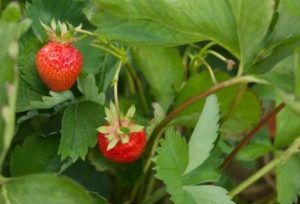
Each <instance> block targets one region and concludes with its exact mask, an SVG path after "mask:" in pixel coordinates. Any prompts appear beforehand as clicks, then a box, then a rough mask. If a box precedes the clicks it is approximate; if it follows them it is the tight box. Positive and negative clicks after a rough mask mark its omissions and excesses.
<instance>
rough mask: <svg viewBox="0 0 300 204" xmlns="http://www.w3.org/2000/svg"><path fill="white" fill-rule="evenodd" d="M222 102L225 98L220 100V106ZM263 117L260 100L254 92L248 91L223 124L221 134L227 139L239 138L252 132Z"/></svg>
mask: <svg viewBox="0 0 300 204" xmlns="http://www.w3.org/2000/svg"><path fill="white" fill-rule="evenodd" d="M221 100H224V98H220V100H219V101H220V104H222V103H224V102H221ZM228 105H229V104H228ZM223 107H224V106H223ZM224 108H225V107H224ZM227 108H230V106H229V107H228V106H227ZM223 110H224V109H223ZM227 110H228V109H227ZM229 111H230V110H229ZM261 116H262V107H261V101H260V99H259V98H258V96H257V95H256V94H255V93H254V92H253V91H251V90H250V89H247V90H246V91H245V92H244V94H243V96H242V98H241V101H240V102H239V104H238V105H237V106H235V108H234V109H233V112H231V113H230V114H229V115H227V117H228V118H226V120H225V121H224V122H223V123H222V124H221V127H220V132H221V134H222V135H223V136H224V137H226V138H237V137H239V136H240V134H241V133H244V132H248V131H250V130H251V129H252V128H253V127H254V125H255V124H256V123H257V122H258V121H259V120H260V118H261ZM225 117H226V115H225Z"/></svg>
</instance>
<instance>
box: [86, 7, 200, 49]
mask: <svg viewBox="0 0 300 204" xmlns="http://www.w3.org/2000/svg"><path fill="white" fill-rule="evenodd" d="M85 14H86V15H87V17H88V19H89V20H90V22H91V23H92V24H94V25H96V26H97V27H98V28H99V29H98V30H97V31H96V32H97V33H99V34H101V35H104V36H106V37H107V38H109V39H112V40H121V41H123V42H125V43H128V44H132V45H178V44H185V43H191V42H195V41H199V40H202V39H203V37H202V36H199V35H196V34H193V33H188V32H184V31H178V30H176V29H174V28H169V27H167V26H164V25H161V24H160V23H158V22H155V21H149V20H146V19H142V18H141V19H134V18H132V19H128V18H126V17H125V16H121V17H120V16H119V15H117V14H112V13H109V12H105V13H104V12H103V13H99V12H97V13H95V12H94V11H93V9H90V10H85Z"/></svg>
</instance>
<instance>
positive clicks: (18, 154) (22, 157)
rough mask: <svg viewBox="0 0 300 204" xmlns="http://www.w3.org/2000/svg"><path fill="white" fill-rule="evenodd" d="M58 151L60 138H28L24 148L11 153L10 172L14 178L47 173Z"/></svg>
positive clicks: (21, 147)
mask: <svg viewBox="0 0 300 204" xmlns="http://www.w3.org/2000/svg"><path fill="white" fill-rule="evenodd" d="M57 150H58V138H57V137H54V136H52V137H48V138H42V137H38V136H33V135H30V136H28V137H27V138H26V139H25V141H24V143H23V144H22V146H21V145H20V146H17V147H16V148H15V149H14V151H13V152H12V153H11V158H10V172H11V175H12V176H22V175H26V174H33V173H39V172H45V171H47V169H48V166H49V164H50V163H51V160H52V159H53V158H54V157H55V156H56V153H57Z"/></svg>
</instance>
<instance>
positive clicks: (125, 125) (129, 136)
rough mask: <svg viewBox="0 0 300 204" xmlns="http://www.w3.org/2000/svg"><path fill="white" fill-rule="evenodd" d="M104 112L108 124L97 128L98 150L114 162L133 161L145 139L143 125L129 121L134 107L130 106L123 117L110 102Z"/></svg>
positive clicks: (137, 156) (138, 155)
mask: <svg viewBox="0 0 300 204" xmlns="http://www.w3.org/2000/svg"><path fill="white" fill-rule="evenodd" d="M105 112H106V118H105V119H106V120H107V122H108V124H107V125H105V126H101V127H99V128H98V132H99V133H98V146H99V149H100V151H101V152H102V154H103V155H104V156H105V157H106V158H107V159H109V160H112V161H114V162H118V163H131V162H134V161H135V160H137V159H138V158H139V157H140V156H141V154H142V153H143V151H144V148H145V145H146V140H147V139H146V134H145V131H144V127H143V126H140V125H137V124H135V123H134V122H132V121H131V119H132V117H133V115H134V112H135V107H134V106H131V107H130V109H129V110H128V112H127V114H126V116H125V117H124V116H122V115H119V114H118V113H117V111H116V108H115V106H114V104H112V103H111V104H110V108H109V109H108V108H106V109H105ZM118 115H119V116H118Z"/></svg>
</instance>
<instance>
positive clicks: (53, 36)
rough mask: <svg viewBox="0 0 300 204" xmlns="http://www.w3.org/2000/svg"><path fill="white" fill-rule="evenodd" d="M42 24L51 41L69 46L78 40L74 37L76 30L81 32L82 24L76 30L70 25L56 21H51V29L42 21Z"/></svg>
mask: <svg viewBox="0 0 300 204" xmlns="http://www.w3.org/2000/svg"><path fill="white" fill-rule="evenodd" d="M41 24H42V26H43V27H44V28H45V30H46V32H47V34H48V36H49V40H50V41H53V42H59V43H66V44H68V43H73V42H75V41H77V40H78V38H75V37H74V36H75V33H76V32H75V30H76V29H79V30H80V29H81V24H80V25H79V26H77V27H75V28H74V27H73V25H71V24H70V23H62V22H60V21H57V22H56V21H55V20H52V21H51V27H49V26H47V25H45V24H44V23H43V22H42V21H41Z"/></svg>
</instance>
